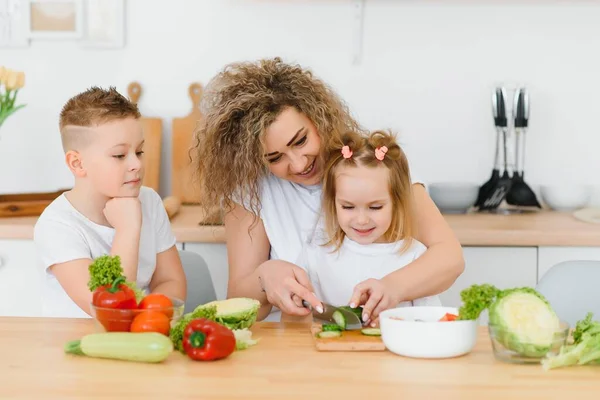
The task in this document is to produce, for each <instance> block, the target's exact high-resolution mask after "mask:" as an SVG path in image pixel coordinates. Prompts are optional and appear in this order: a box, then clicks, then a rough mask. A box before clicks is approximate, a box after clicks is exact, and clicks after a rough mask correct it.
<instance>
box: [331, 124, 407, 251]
mask: <svg viewBox="0 0 600 400" xmlns="http://www.w3.org/2000/svg"><path fill="white" fill-rule="evenodd" d="M346 146H347V147H346ZM384 146H385V147H387V152H386V153H385V154H384V155H383V157H382V159H381V160H379V159H378V158H377V155H378V154H379V155H381V154H382V149H384ZM350 152H351V153H350ZM349 154H351V156H349ZM348 156H349V157H348ZM342 166H350V167H358V166H363V167H367V168H382V167H383V168H387V169H388V171H389V193H390V197H391V199H392V205H391V206H392V222H391V225H390V228H389V229H388V231H387V232H385V233H384V239H385V240H386V242H397V241H399V240H403V239H404V240H405V243H404V244H403V246H402V248H401V251H402V252H403V251H405V250H406V249H407V248H408V247H410V245H411V240H412V238H413V237H414V234H415V228H416V227H415V223H414V215H413V210H414V207H413V195H412V184H411V178H410V169H409V167H408V160H407V158H406V155H405V154H404V151H402V148H400V146H399V145H398V143H397V142H396V139H395V137H394V136H393V135H392V134H391V133H388V132H384V131H375V132H372V133H371V134H370V135H368V136H367V137H365V136H364V135H361V134H360V133H358V132H352V131H350V132H348V133H345V134H343V135H341V137H340V138H339V141H338V142H337V143H336V144H335V145H333V146H332V147H331V149H330V151H329V154H328V156H327V163H326V166H325V175H324V180H323V210H324V213H325V229H326V233H327V237H328V238H329V242H327V243H326V245H334V246H335V249H336V250H338V249H339V248H340V246H341V245H342V242H343V240H344V238H345V233H344V231H343V230H342V228H341V227H340V225H339V223H338V218H337V208H336V204H335V199H336V177H337V171H338V170H339V168H340V167H342Z"/></svg>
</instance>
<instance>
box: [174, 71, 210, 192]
mask: <svg viewBox="0 0 600 400" xmlns="http://www.w3.org/2000/svg"><path fill="white" fill-rule="evenodd" d="M188 93H189V95H190V98H191V99H192V110H191V112H190V113H189V114H188V115H187V116H186V117H182V118H173V123H172V133H171V141H172V144H173V149H172V155H173V156H172V169H171V194H172V195H173V196H176V197H179V198H180V199H181V202H182V204H197V203H198V201H199V193H198V185H195V184H194V182H193V171H192V167H193V163H192V160H193V157H195V154H194V152H193V151H190V150H191V149H192V146H193V145H194V130H195V129H196V127H197V125H198V124H199V123H200V122H201V121H202V118H203V116H202V113H201V112H200V99H201V98H202V86H201V85H200V84H199V83H192V84H191V85H190V86H189V88H188Z"/></svg>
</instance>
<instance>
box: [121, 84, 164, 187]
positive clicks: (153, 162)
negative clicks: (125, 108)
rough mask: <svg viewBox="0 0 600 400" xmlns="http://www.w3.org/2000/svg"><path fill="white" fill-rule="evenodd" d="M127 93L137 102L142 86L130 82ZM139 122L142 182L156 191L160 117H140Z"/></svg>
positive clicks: (158, 182)
mask: <svg viewBox="0 0 600 400" xmlns="http://www.w3.org/2000/svg"><path fill="white" fill-rule="evenodd" d="M127 94H128V95H129V100H131V101H132V102H133V103H135V104H138V101H139V99H140V97H141V95H142V86H141V85H140V84H139V83H138V82H132V83H130V84H129V86H127ZM142 115H143V113H142ZM141 122H142V129H144V140H145V143H144V166H145V169H146V172H145V175H144V181H143V182H142V184H143V185H144V186H148V187H150V188H152V189H154V190H156V191H157V192H158V190H159V186H160V162H161V156H160V153H161V148H162V119H161V118H154V117H142V118H141Z"/></svg>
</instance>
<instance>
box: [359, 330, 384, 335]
mask: <svg viewBox="0 0 600 400" xmlns="http://www.w3.org/2000/svg"><path fill="white" fill-rule="evenodd" d="M360 332H361V333H362V334H363V335H367V336H381V329H379V328H364V329H361V331H360Z"/></svg>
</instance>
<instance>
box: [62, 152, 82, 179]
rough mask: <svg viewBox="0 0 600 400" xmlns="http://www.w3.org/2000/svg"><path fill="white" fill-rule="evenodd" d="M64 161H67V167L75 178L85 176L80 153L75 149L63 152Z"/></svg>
mask: <svg viewBox="0 0 600 400" xmlns="http://www.w3.org/2000/svg"><path fill="white" fill-rule="evenodd" d="M65 161H66V162H67V167H69V169H70V170H71V172H72V173H73V175H75V177H77V178H82V177H84V176H86V171H85V168H84V167H83V162H82V159H81V154H80V153H79V152H78V151H75V150H69V151H67V153H66V154H65Z"/></svg>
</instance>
